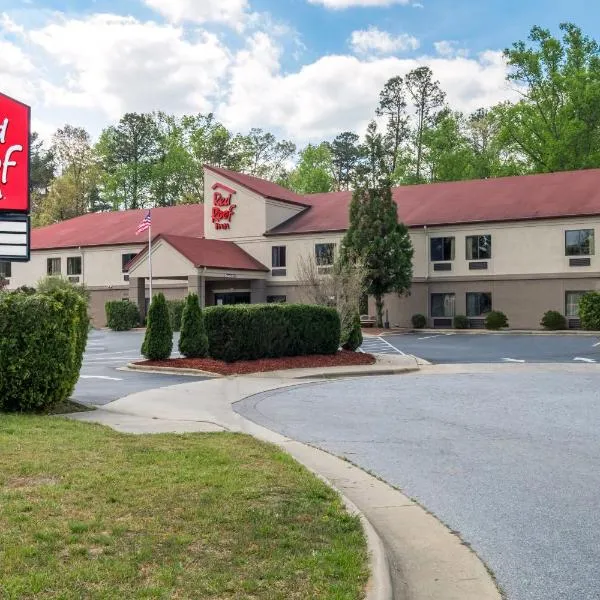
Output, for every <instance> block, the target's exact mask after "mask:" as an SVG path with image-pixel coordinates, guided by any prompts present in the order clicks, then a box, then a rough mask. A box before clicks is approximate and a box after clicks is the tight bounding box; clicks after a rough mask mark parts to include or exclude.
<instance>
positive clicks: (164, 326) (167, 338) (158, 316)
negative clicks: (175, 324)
mask: <svg viewBox="0 0 600 600" xmlns="http://www.w3.org/2000/svg"><path fill="white" fill-rule="evenodd" d="M172 350H173V330H172V328H171V318H170V315H169V308H168V306H167V301H166V300H165V297H164V295H163V294H157V295H156V296H154V299H153V300H152V304H151V305H150V310H149V311H148V326H147V328H146V335H145V337H144V343H143V344H142V354H143V355H144V356H145V357H146V358H147V359H148V360H166V359H168V358H170V357H171V351H172Z"/></svg>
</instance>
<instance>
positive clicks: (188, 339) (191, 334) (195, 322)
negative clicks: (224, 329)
mask: <svg viewBox="0 0 600 600" xmlns="http://www.w3.org/2000/svg"><path fill="white" fill-rule="evenodd" d="M179 352H181V354H183V356H185V357H186V358H204V357H205V356H208V336H207V335H206V328H205V326H204V316H203V315H202V311H201V310H200V301H199V299H198V295H197V294H190V295H189V296H188V297H187V299H186V300H185V301H184V308H183V316H182V319H181V336H180V338H179Z"/></svg>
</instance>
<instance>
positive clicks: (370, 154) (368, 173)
mask: <svg viewBox="0 0 600 600" xmlns="http://www.w3.org/2000/svg"><path fill="white" fill-rule="evenodd" d="M391 177H392V167H391V157H390V154H389V153H388V152H386V149H385V141H384V138H383V135H382V134H381V133H379V131H378V130H377V123H375V121H371V122H370V123H369V125H368V127H367V133H366V134H365V142H364V144H363V145H362V146H361V148H360V162H359V163H358V165H357V167H356V174H355V180H356V184H357V185H358V186H359V187H360V186H361V185H362V186H366V187H372V188H375V187H380V186H381V185H382V184H383V183H384V182H387V183H388V184H389V182H390V181H391Z"/></svg>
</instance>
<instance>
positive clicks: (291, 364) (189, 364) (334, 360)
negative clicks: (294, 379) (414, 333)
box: [135, 350, 375, 375]
mask: <svg viewBox="0 0 600 600" xmlns="http://www.w3.org/2000/svg"><path fill="white" fill-rule="evenodd" d="M374 363H375V357H374V356H373V355H371V354H363V353H362V352H346V351H345V350H342V351H341V352H338V353H337V354H328V355H320V354H319V355H314V356H287V357H283V358H264V359H262V360H241V361H239V362H234V363H226V362H223V361H222V360H214V359H212V358H173V359H170V360H145V361H143V362H138V363H135V364H136V365H141V366H144V367H170V368H175V369H177V368H179V369H198V370H200V371H208V372H209V373H218V374H219V375H248V374H249V373H265V372H266V371H280V370H283V369H307V368H311V369H312V368H319V367H348V366H355V365H372V364H374Z"/></svg>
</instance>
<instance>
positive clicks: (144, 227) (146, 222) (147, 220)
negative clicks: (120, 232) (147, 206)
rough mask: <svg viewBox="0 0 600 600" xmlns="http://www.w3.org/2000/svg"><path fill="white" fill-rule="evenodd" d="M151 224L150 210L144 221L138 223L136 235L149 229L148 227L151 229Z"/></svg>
mask: <svg viewBox="0 0 600 600" xmlns="http://www.w3.org/2000/svg"><path fill="white" fill-rule="evenodd" d="M151 226H152V216H151V214H150V211H148V214H147V215H146V216H145V217H144V218H143V219H142V221H141V222H140V224H139V225H138V228H137V229H136V231H135V235H140V233H144V231H148V229H150V227H151Z"/></svg>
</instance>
